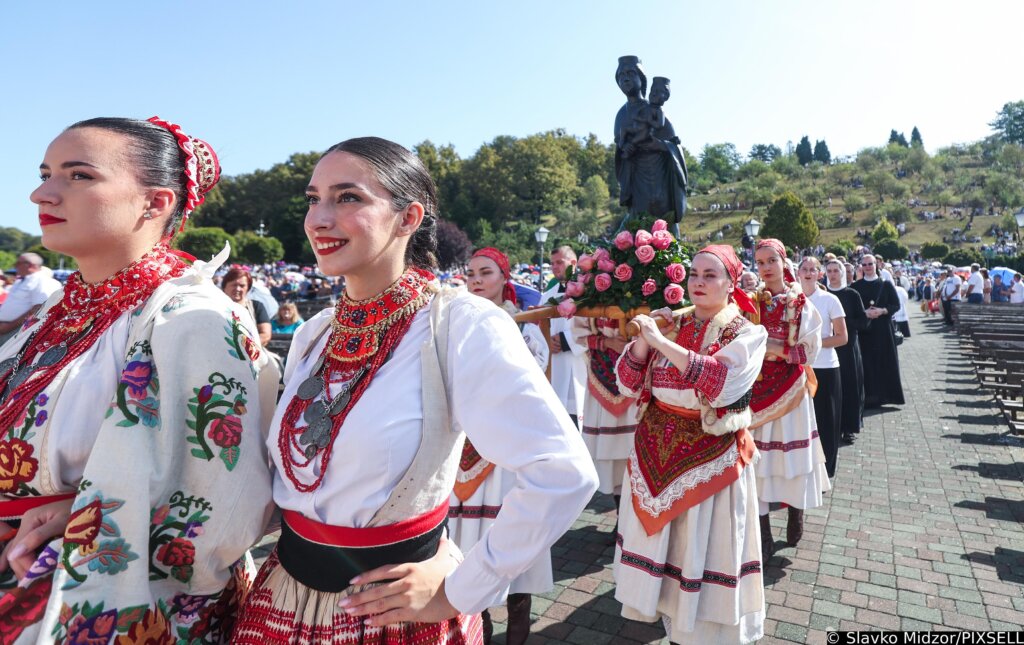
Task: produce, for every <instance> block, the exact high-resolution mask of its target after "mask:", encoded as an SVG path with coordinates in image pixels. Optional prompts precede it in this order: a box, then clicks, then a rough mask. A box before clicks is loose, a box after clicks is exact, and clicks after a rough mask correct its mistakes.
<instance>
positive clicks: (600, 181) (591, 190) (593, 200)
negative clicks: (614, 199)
mask: <svg viewBox="0 0 1024 645" xmlns="http://www.w3.org/2000/svg"><path fill="white" fill-rule="evenodd" d="M609 197H610V193H609V192H608V182H606V181H605V180H604V178H602V177H601V175H591V176H590V177H587V180H586V181H585V182H583V196H582V198H581V199H580V201H581V202H582V206H583V208H589V209H590V210H592V211H601V210H604V209H605V208H607V206H608V198H609Z"/></svg>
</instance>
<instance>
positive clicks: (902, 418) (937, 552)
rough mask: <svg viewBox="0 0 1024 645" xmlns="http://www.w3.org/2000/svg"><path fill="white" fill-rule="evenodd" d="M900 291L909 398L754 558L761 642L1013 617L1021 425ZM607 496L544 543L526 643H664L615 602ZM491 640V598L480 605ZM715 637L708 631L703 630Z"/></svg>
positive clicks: (1021, 587)
mask: <svg viewBox="0 0 1024 645" xmlns="http://www.w3.org/2000/svg"><path fill="white" fill-rule="evenodd" d="M911 304H912V307H911V308H912V309H913V312H912V317H911V323H910V324H911V331H912V333H913V336H912V337H911V338H909V339H907V341H906V342H905V343H904V344H903V346H902V347H901V348H900V358H901V370H902V375H903V387H904V392H905V394H906V397H907V405H905V406H902V407H887V408H885V409H884V411H881V412H877V411H876V412H874V413H872V414H870V416H868V417H867V418H866V419H865V428H864V430H863V431H862V433H861V435H860V439H859V440H858V441H857V443H856V444H855V445H853V446H844V447H842V448H841V450H840V453H839V469H838V473H837V476H836V480H835V485H834V489H833V491H832V492H831V493H829V494H828V495H827V496H826V498H825V505H824V506H823V507H822V508H819V509H815V510H813V511H808V512H807V517H806V527H805V532H804V537H803V540H802V542H801V543H800V545H799V547H798V548H795V549H794V548H789V547H787V546H786V545H785V544H784V543H783V542H782V539H783V536H784V534H785V521H786V514H785V513H784V512H776V513H773V514H772V515H773V529H774V534H775V536H776V538H777V539H776V546H777V548H778V550H777V552H776V555H775V557H774V558H773V559H772V560H771V562H770V563H769V566H768V567H767V569H766V572H765V586H766V596H767V602H768V608H767V620H766V623H765V638H764V639H763V640H762V641H761V642H762V643H782V642H798V643H813V644H819V643H825V631H826V630H830V629H842V630H870V629H885V630H899V629H902V630H932V629H935V630H938V629H943V630H949V629H972V630H983V629H999V630H1018V629H1021V628H1022V625H1024V533H1022V530H1021V528H1022V526H1021V525H1022V523H1024V483H1022V480H1024V440H1022V439H1021V438H1017V437H1011V436H1009V435H1008V432H1007V427H1006V424H1005V423H1004V422H1003V421H1002V420H1001V418H1000V417H999V415H998V413H997V411H996V408H995V404H994V402H993V401H992V399H991V397H990V394H989V393H988V392H986V391H983V390H980V389H979V387H978V382H977V380H976V379H975V378H974V376H973V370H972V369H971V367H970V366H969V365H968V364H966V363H965V362H964V361H963V357H962V356H961V355H960V354H959V352H958V350H957V338H956V335H955V334H954V333H952V332H949V331H946V330H945V329H944V328H943V326H942V322H941V319H939V318H936V317H932V318H926V317H924V316H923V314H920V313H919V312H918V310H917V309H915V308H914V307H913V304H914V303H911ZM614 524H615V518H614V513H613V504H612V500H611V498H610V497H608V496H604V495H598V496H597V497H595V499H594V500H593V502H592V503H591V504H590V506H589V507H588V508H587V510H586V511H585V512H584V513H583V515H581V516H580V518H579V520H578V521H577V522H576V523H575V525H574V526H573V528H572V530H570V531H569V532H568V533H567V534H566V535H565V536H564V537H563V538H562V539H561V540H559V541H558V543H557V544H556V545H555V547H554V548H553V552H552V556H553V558H552V560H553V563H554V567H555V576H554V577H555V589H554V590H553V591H552V592H551V593H548V594H544V595H543V596H538V597H535V598H534V600H533V613H534V624H533V633H534V635H533V636H532V637H531V639H530V643H531V645H533V644H536V645H545V644H553V643H579V644H581V645H602V644H605V643H609V644H614V645H619V644H621V645H634V644H638V643H659V644H662V643H667V642H668V641H667V640H666V639H665V638H664V631H663V629H662V627H661V625H660V624H653V625H649V624H644V623H637V622H633V621H628V620H625V619H623V618H621V617H620V609H621V607H620V605H619V603H618V602H616V600H615V597H614V593H615V592H614V584H613V578H612V570H611V560H612V555H613V548H612V540H611V531H612V528H613V526H614ZM492 616H493V618H494V619H495V621H496V624H495V635H496V638H495V642H497V643H504V630H505V625H504V620H505V611H504V608H498V609H495V610H492ZM709 645H713V644H709Z"/></svg>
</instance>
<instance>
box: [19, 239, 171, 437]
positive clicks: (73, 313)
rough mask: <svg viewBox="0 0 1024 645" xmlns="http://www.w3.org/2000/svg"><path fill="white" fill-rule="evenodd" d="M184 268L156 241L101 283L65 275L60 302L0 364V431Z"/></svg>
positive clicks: (77, 276)
mask: <svg viewBox="0 0 1024 645" xmlns="http://www.w3.org/2000/svg"><path fill="white" fill-rule="evenodd" d="M187 268H188V265H187V264H185V262H184V261H182V260H181V258H179V257H177V256H175V255H174V254H173V253H172V252H171V251H170V250H169V249H168V247H167V245H166V244H158V245H157V246H155V247H153V248H152V249H151V250H150V251H149V252H148V253H146V254H145V255H143V256H142V257H141V258H139V259H138V260H136V261H135V262H133V263H131V264H129V265H128V266H127V267H125V268H123V269H121V270H120V271H118V272H117V273H115V274H114V275H112V276H111V277H109V278H107V279H106V280H104V281H103V282H100V283H97V284H87V283H85V282H83V281H82V275H81V273H78V272H76V273H74V274H73V275H72V276H71V277H69V278H68V281H67V284H65V285H64V294H63V296H62V297H61V300H60V302H58V303H57V304H55V305H54V306H53V307H51V308H50V309H49V310H48V311H47V312H46V314H45V319H44V320H43V322H42V324H41V325H40V326H39V328H38V329H36V331H35V332H33V334H32V335H31V336H30V337H29V339H28V341H26V343H25V344H24V346H23V347H22V349H21V351H20V352H19V353H18V355H17V356H14V357H12V358H9V359H7V360H5V361H3V362H0V431H3V430H5V429H7V428H10V427H11V426H12V424H13V423H14V420H15V419H16V418H17V417H18V415H20V414H21V413H22V412H23V411H24V410H25V408H26V407H27V406H28V404H29V403H30V402H31V401H32V400H33V399H34V398H35V397H36V396H37V395H38V394H39V393H40V392H42V391H43V390H44V389H46V387H47V386H48V385H49V384H50V383H51V382H53V379H54V378H55V377H56V376H57V374H59V373H60V372H61V370H63V369H64V368H65V367H67V365H68V364H69V363H71V361H73V360H74V359H76V358H77V357H79V356H81V355H82V354H84V353H85V352H86V351H88V349H89V348H90V347H92V346H93V344H94V343H95V342H96V340H97V339H98V338H99V337H100V336H102V335H103V333H104V332H106V331H107V329H109V328H110V326H111V325H112V324H114V321H116V320H117V319H118V318H120V317H121V315H122V314H124V313H125V312H128V311H132V310H133V309H135V308H136V307H138V306H139V305H141V304H142V303H144V302H145V301H146V300H148V299H149V297H150V296H151V295H153V292H154V291H156V289H157V287H159V286H160V285H161V284H163V283H164V282H166V281H167V280H169V279H170V278H176V277H179V276H181V275H182V274H183V273H184V272H185V269H187Z"/></svg>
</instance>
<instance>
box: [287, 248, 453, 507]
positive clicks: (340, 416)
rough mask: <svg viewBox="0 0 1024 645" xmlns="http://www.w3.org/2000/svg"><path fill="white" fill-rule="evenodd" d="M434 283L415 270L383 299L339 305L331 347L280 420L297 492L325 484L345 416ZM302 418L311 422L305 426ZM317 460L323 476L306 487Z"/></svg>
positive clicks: (344, 299)
mask: <svg viewBox="0 0 1024 645" xmlns="http://www.w3.org/2000/svg"><path fill="white" fill-rule="evenodd" d="M433 280H434V275H433V274H431V273H430V272H428V271H423V270H421V269H416V268H410V269H407V270H406V271H405V273H403V274H402V277H400V278H399V279H398V280H397V281H395V282H394V283H392V284H391V286H389V287H388V288H387V289H385V290H384V292H383V293H381V294H380V295H377V296H374V297H373V298H369V299H367V300H358V301H357V300H351V299H350V298H349V297H348V296H343V297H342V299H341V300H339V301H338V304H337V306H336V307H335V311H334V318H333V319H332V320H331V336H330V338H329V339H328V341H327V345H326V347H324V351H323V353H321V355H320V357H319V358H318V359H317V361H316V363H314V364H313V369H312V370H310V374H309V376H308V377H307V378H306V380H305V381H303V382H302V383H300V384H299V387H298V389H296V391H295V395H294V396H292V400H291V401H290V402H289V403H288V408H287V409H286V410H285V413H284V417H283V419H282V420H281V433H280V435H279V436H278V449H279V450H280V453H281V457H282V462H283V464H284V471H285V475H286V476H287V477H288V480H289V481H290V482H291V483H292V486H294V487H295V490H296V491H298V492H300V493H308V492H311V491H314V490H316V489H317V488H319V487H320V484H321V483H323V479H324V475H325V474H326V473H327V465H328V463H330V460H331V454H332V448H333V446H334V439H335V438H336V437H337V436H338V431H339V430H340V429H341V426H342V424H344V423H345V418H346V417H347V416H348V413H349V411H350V410H351V409H352V408H353V407H354V406H355V404H356V402H358V401H359V399H360V397H362V395H363V392H365V391H366V388H368V387H369V386H370V382H371V381H372V380H373V377H374V375H375V374H376V373H377V370H379V369H380V368H381V366H382V365H384V363H386V362H387V360H388V359H389V358H391V353H392V352H393V351H394V349H395V348H396V347H397V346H398V344H399V343H400V342H402V338H403V337H404V336H405V334H406V332H407V331H409V327H410V325H412V321H413V318H414V317H415V315H416V312H417V311H419V310H420V308H421V307H423V306H424V305H425V304H426V303H427V302H428V301H429V300H430V297H431V295H432V294H433V292H434V291H435V288H434V286H433V285H432V282H433ZM338 382H341V383H343V385H342V386H341V391H340V392H339V393H338V394H337V396H335V397H334V398H331V396H330V384H331V383H338ZM318 396H319V397H320V398H319V399H318V398H317V397H318ZM300 418H301V419H303V420H304V421H305V422H306V425H305V426H304V427H301V428H300V427H298V423H299V419H300ZM317 457H319V458H320V469H319V470H320V474H319V475H317V477H316V479H315V480H314V481H313V482H312V483H310V484H306V483H303V482H302V481H300V480H299V478H298V477H297V476H296V470H298V469H304V468H307V467H309V465H310V464H312V463H313V461H314V460H315V459H317Z"/></svg>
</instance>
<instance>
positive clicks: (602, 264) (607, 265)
mask: <svg viewBox="0 0 1024 645" xmlns="http://www.w3.org/2000/svg"><path fill="white" fill-rule="evenodd" d="M597 268H598V269H600V270H601V271H604V272H605V273H611V272H612V271H614V270H615V263H614V262H612V261H611V259H609V258H601V259H600V260H598V261H597Z"/></svg>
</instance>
